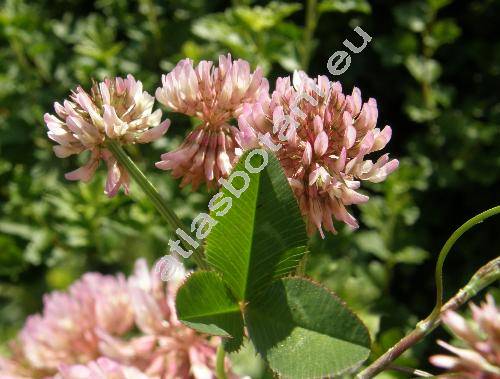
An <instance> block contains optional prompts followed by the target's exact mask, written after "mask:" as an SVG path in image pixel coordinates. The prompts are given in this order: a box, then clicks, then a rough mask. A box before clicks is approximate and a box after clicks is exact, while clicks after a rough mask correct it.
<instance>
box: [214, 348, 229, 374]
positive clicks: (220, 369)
mask: <svg viewBox="0 0 500 379" xmlns="http://www.w3.org/2000/svg"><path fill="white" fill-rule="evenodd" d="M225 357H226V352H225V351H224V344H223V343H222V342H221V343H220V345H219V346H218V347H217V357H216V363H215V373H216V374H217V379H227V376H226V370H225V364H224V363H225Z"/></svg>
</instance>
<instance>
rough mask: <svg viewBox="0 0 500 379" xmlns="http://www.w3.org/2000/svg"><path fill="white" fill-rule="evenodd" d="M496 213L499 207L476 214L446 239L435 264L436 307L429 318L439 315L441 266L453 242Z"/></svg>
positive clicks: (441, 303)
mask: <svg viewBox="0 0 500 379" xmlns="http://www.w3.org/2000/svg"><path fill="white" fill-rule="evenodd" d="M498 213H500V205H499V206H496V207H493V208H491V209H488V210H487V211H484V212H482V213H480V214H478V215H477V216H474V217H472V218H471V219H470V220H468V221H467V222H465V223H464V224H463V225H462V226H460V227H459V228H458V229H457V230H455V232H454V233H453V234H452V235H451V236H450V238H448V240H447V241H446V243H445V244H444V246H443V248H442V249H441V251H440V252H439V257H438V260H437V263H436V273H435V280H436V305H435V307H434V309H433V310H432V313H431V314H430V316H429V317H433V316H437V315H439V312H440V310H441V306H442V305H443V265H444V260H445V259H446V256H447V255H448V253H449V252H450V249H451V248H452V247H453V245H454V244H455V242H456V241H457V240H458V239H459V238H460V236H462V234H464V233H465V232H466V231H467V230H469V229H470V228H472V227H473V226H474V225H477V224H479V223H480V222H482V221H484V220H486V219H487V218H489V217H491V216H494V215H496V214H498Z"/></svg>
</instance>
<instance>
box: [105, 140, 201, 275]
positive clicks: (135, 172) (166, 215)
mask: <svg viewBox="0 0 500 379" xmlns="http://www.w3.org/2000/svg"><path fill="white" fill-rule="evenodd" d="M106 146H107V148H108V149H109V151H111V153H112V154H113V156H114V157H115V158H116V160H117V161H118V163H120V165H121V166H122V167H124V168H125V169H126V170H127V172H128V173H129V174H130V176H131V177H132V178H133V179H134V180H135V181H136V183H137V184H138V185H139V187H141V188H142V190H143V191H144V193H145V194H146V195H147V197H148V198H149V200H151V202H152V203H153V205H154V206H155V208H156V210H157V211H158V213H160V215H161V216H162V217H163V219H164V220H165V221H166V222H167V223H168V224H169V225H170V227H171V228H172V230H173V231H174V232H175V230H177V229H178V228H180V229H182V230H184V231H185V232H186V233H189V230H187V228H186V227H185V225H184V224H183V223H182V221H181V220H180V219H179V217H177V215H176V214H175V213H174V212H173V211H172V210H171V209H170V208H169V207H168V206H167V204H166V202H165V200H164V199H163V197H162V196H161V195H160V193H159V192H158V190H157V189H156V187H155V186H154V185H153V184H152V183H151V182H150V181H149V180H148V178H147V177H146V176H145V175H144V173H143V172H142V171H141V169H140V168H139V167H137V165H136V164H135V163H134V161H133V160H132V159H131V158H130V157H129V156H128V154H127V153H126V152H125V150H123V148H122V147H121V145H120V144H119V143H118V142H117V141H114V140H109V141H108V142H107V144H106ZM181 240H182V243H183V245H184V246H185V248H187V249H188V250H190V249H191V248H192V247H191V246H189V245H186V243H185V242H184V240H183V239H182V238H181ZM192 257H193V259H194V261H195V262H196V264H197V265H198V266H199V267H201V268H206V267H207V266H206V263H205V261H204V259H203V251H202V250H201V249H200V248H198V249H195V251H194V254H193V255H192Z"/></svg>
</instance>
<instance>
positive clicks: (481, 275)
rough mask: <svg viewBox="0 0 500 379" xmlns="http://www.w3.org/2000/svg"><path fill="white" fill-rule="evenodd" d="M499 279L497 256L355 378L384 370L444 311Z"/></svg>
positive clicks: (433, 325) (435, 323) (428, 330)
mask: <svg viewBox="0 0 500 379" xmlns="http://www.w3.org/2000/svg"><path fill="white" fill-rule="evenodd" d="M499 279H500V257H497V258H495V259H493V260H492V261H490V262H488V263H487V264H486V265H484V266H483V267H481V268H480V269H479V270H478V271H476V273H475V274H474V275H473V276H472V278H471V279H470V280H469V282H468V283H467V285H466V286H465V287H463V288H462V289H460V290H459V291H458V292H457V293H456V294H455V296H453V297H452V298H451V299H450V300H449V301H448V302H447V303H446V304H444V305H443V306H442V307H441V308H440V311H439V313H438V314H437V316H436V315H433V313H434V312H433V313H431V315H429V316H428V317H427V318H426V319H425V320H422V321H420V322H419V323H418V324H417V326H416V327H415V329H413V330H412V331H411V332H410V333H408V334H407V335H406V336H405V337H403V338H402V339H401V340H400V341H399V342H398V343H397V344H396V345H394V346H393V347H391V348H390V349H389V350H387V351H386V352H385V353H384V354H383V355H381V356H380V357H379V358H378V359H377V360H376V361H375V362H373V363H372V364H371V365H370V366H368V367H367V368H366V369H364V370H363V371H362V372H361V373H359V374H358V376H357V378H358V379H369V378H373V377H374V376H375V375H377V374H378V373H379V372H381V371H384V370H385V369H386V368H387V367H388V366H389V365H390V364H391V362H393V361H394V360H395V359H396V358H398V357H399V356H400V355H401V354H403V353H404V352H405V351H406V350H408V349H409V348H410V347H412V346H413V345H415V344H416V343H418V342H419V341H421V340H422V339H423V338H424V337H425V336H427V335H428V334H429V333H431V332H432V331H433V330H434V329H435V328H436V327H438V326H439V325H440V324H441V315H442V314H443V313H444V312H446V311H449V310H455V309H457V308H459V307H460V306H462V305H463V304H465V303H466V302H467V301H468V300H469V299H470V298H471V297H473V296H474V295H476V294H477V293H478V292H479V291H481V290H482V289H483V288H485V287H487V286H489V285H490V284H491V283H493V282H495V281H497V280H499Z"/></svg>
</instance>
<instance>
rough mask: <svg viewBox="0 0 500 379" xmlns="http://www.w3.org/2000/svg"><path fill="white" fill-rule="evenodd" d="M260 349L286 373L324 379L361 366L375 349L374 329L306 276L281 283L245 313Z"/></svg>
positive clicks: (261, 352) (254, 339) (262, 354)
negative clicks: (368, 328)
mask: <svg viewBox="0 0 500 379" xmlns="http://www.w3.org/2000/svg"><path fill="white" fill-rule="evenodd" d="M245 320H246V322H247V327H248V333H249V336H250V339H251V340H252V342H253V344H254V346H255V347H256V349H257V351H258V352H259V354H260V355H261V356H262V357H263V358H265V359H266V360H267V361H268V363H269V365H270V367H271V368H272V369H273V370H274V371H275V372H277V373H278V374H279V375H280V376H283V377H286V378H320V377H330V376H336V375H341V374H344V373H348V372H352V371H353V370H355V369H357V368H358V367H359V366H360V365H361V364H362V363H363V362H364V361H365V360H366V359H367V358H368V356H369V354H370V336H369V334H368V330H367V329H366V327H365V326H364V325H363V323H362V322H361V321H360V320H359V318H358V317H357V316H355V315H354V314H353V313H352V312H351V311H350V310H349V309H348V308H347V307H346V306H345V305H344V304H343V303H342V302H341V301H340V300H339V299H338V298H337V297H336V296H335V295H334V294H333V293H331V292H330V291H328V290H327V289H325V288H323V287H321V286H320V285H318V284H316V283H313V282H311V281H309V280H307V279H302V278H285V279H281V280H280V281H277V282H275V284H274V285H273V286H272V287H271V288H270V289H269V290H268V292H266V294H265V296H263V297H262V298H261V299H260V301H259V302H254V303H250V304H249V305H248V307H247V309H246V312H245Z"/></svg>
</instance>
